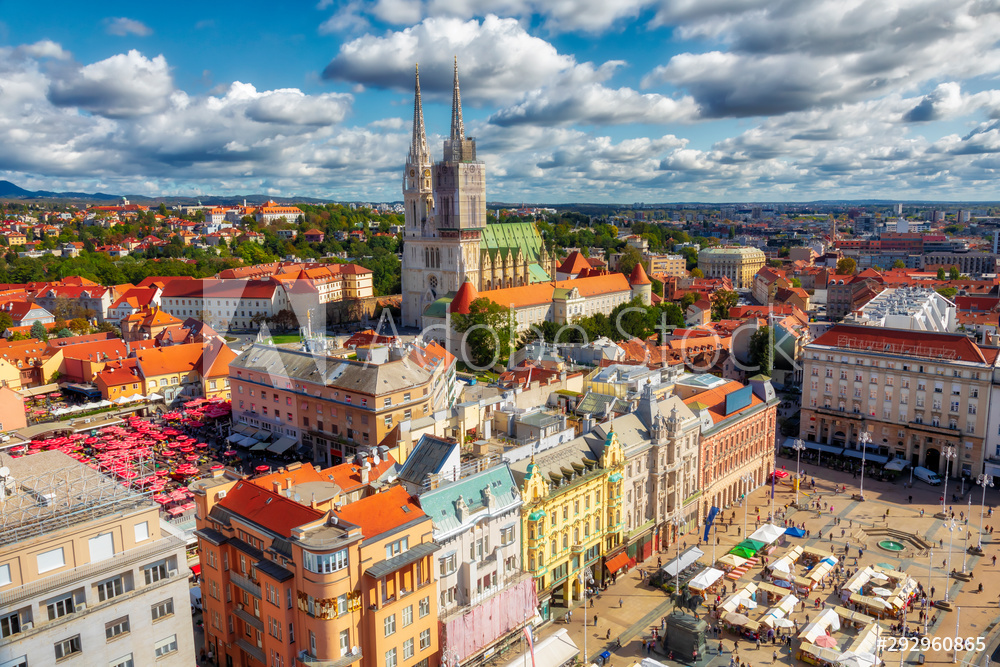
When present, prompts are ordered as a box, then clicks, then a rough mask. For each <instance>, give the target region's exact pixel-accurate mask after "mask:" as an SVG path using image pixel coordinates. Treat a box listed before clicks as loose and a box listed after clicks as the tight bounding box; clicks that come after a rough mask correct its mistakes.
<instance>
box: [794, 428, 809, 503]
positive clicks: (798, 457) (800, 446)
mask: <svg viewBox="0 0 1000 667" xmlns="http://www.w3.org/2000/svg"><path fill="white" fill-rule="evenodd" d="M805 448H806V443H804V442H802V438H796V439H795V442H794V443H793V444H792V449H794V450H795V506H796V507H798V506H799V484H800V483H801V477H800V474H799V463H800V462H801V461H802V451H803V450H804V449H805Z"/></svg>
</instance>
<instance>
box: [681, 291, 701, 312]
mask: <svg viewBox="0 0 1000 667" xmlns="http://www.w3.org/2000/svg"><path fill="white" fill-rule="evenodd" d="M697 300H698V295H697V294H695V293H694V292H687V293H685V294H684V296H682V297H681V310H683V311H684V312H685V313H686V312H687V309H688V308H690V307H691V306H693V305H694V302H695V301H697Z"/></svg>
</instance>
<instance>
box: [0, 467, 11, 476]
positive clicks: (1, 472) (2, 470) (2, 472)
mask: <svg viewBox="0 0 1000 667" xmlns="http://www.w3.org/2000/svg"><path fill="white" fill-rule="evenodd" d="M0 477H3V478H7V477H10V468H8V467H7V466H3V467H2V468H0Z"/></svg>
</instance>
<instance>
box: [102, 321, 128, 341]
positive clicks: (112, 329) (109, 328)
mask: <svg viewBox="0 0 1000 667" xmlns="http://www.w3.org/2000/svg"><path fill="white" fill-rule="evenodd" d="M97 331H98V333H109V334H112V335H113V336H114V337H115V338H121V337H122V331H121V329H119V328H118V327H116V326H115V325H113V324H112V323H111V322H101V323H100V324H98V325H97Z"/></svg>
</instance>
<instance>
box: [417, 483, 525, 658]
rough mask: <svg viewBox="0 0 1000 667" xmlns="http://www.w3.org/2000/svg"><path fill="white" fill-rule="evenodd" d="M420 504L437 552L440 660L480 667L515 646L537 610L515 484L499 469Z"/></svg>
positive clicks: (432, 493) (430, 494)
mask: <svg viewBox="0 0 1000 667" xmlns="http://www.w3.org/2000/svg"><path fill="white" fill-rule="evenodd" d="M419 502H420V507H421V508H422V509H423V510H424V512H425V513H426V514H427V515H428V516H430V517H431V519H432V522H433V524H434V541H435V542H436V543H437V544H438V545H440V547H441V550H440V551H439V552H438V553H437V554H436V558H437V569H438V573H437V576H438V610H439V613H440V616H441V625H442V632H441V641H442V646H441V649H442V655H443V656H445V659H446V660H449V661H450V662H447V663H446V664H449V665H452V664H461V665H465V666H466V667H474V666H475V665H481V664H484V663H485V662H486V661H487V660H488V659H489V658H490V657H491V656H492V655H493V654H494V653H496V652H498V651H500V650H501V649H502V648H504V647H507V646H510V645H511V644H513V643H514V642H517V641H519V640H520V637H521V630H522V629H523V628H524V627H525V626H526V625H529V624H530V623H531V622H532V620H533V618H534V615H535V607H536V606H537V598H536V596H535V588H534V583H533V582H532V579H531V576H530V575H528V574H527V573H526V572H524V571H523V570H522V569H521V515H520V507H521V496H520V493H519V492H518V490H517V484H516V483H515V481H514V478H513V476H512V475H511V472H510V469H509V468H508V467H507V465H506V464H501V465H498V466H494V467H492V468H489V469H487V470H484V471H482V472H478V473H475V474H472V475H470V476H468V477H464V478H462V479H459V480H457V481H455V482H452V483H447V484H443V485H441V486H438V487H437V488H433V489H431V490H429V491H427V492H425V493H423V494H421V495H420V498H419ZM470 628H475V631H472V632H470Z"/></svg>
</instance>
